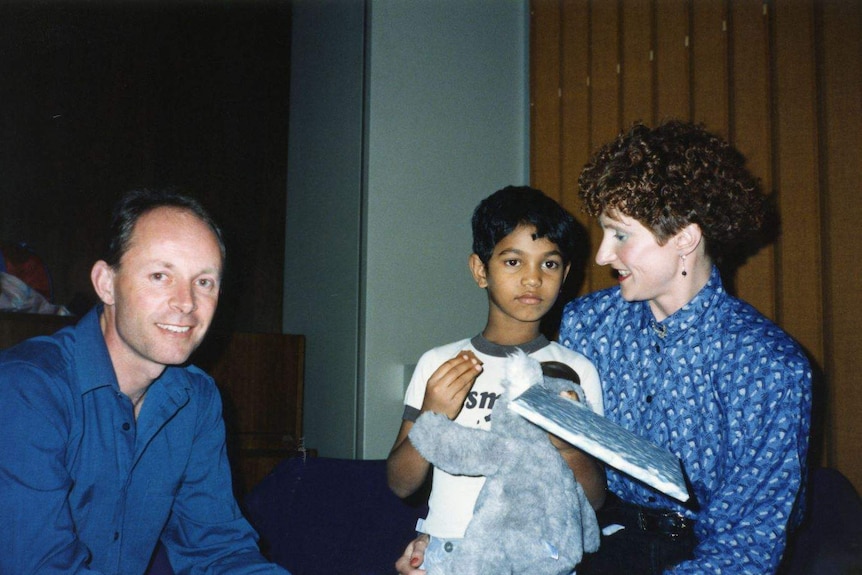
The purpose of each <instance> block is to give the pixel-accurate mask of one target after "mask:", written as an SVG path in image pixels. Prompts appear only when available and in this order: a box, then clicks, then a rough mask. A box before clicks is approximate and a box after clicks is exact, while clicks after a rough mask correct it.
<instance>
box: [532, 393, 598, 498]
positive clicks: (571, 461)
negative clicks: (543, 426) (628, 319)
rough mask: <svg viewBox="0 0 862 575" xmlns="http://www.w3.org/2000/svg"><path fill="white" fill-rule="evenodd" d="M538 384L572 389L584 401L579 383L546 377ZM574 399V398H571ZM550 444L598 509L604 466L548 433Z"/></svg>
mask: <svg viewBox="0 0 862 575" xmlns="http://www.w3.org/2000/svg"><path fill="white" fill-rule="evenodd" d="M539 385H541V386H543V387H545V388H546V389H549V390H550V391H553V392H557V393H564V392H571V391H574V392H575V393H576V394H577V397H578V400H579V401H581V402H585V401H586V398H585V396H584V391H583V389H582V388H581V386H580V385H578V384H576V383H573V382H571V381H568V380H564V379H557V378H552V377H546V378H545V379H544V381H543V382H542V383H540V384H539ZM572 400H573V401H575V400H574V399H572ZM548 436H549V437H550V438H551V444H553V446H554V447H556V448H557V451H558V452H559V453H560V456H561V457H562V458H563V461H565V462H566V465H568V466H569V469H571V470H572V475H574V477H575V481H577V482H578V483H580V484H581V487H583V489H584V493H585V494H586V496H587V499H588V500H589V502H590V505H591V506H592V507H593V509H600V508H601V507H602V505H604V502H605V496H606V495H607V477H606V475H605V468H604V466H603V465H602V464H601V463H600V462H599V460H597V459H596V458H595V457H593V456H591V455H588V454H587V453H585V452H584V451H581V450H580V449H578V448H577V447H575V446H573V445H571V444H570V443H567V442H566V441H564V440H562V439H560V438H559V437H557V436H555V435H553V434H548Z"/></svg>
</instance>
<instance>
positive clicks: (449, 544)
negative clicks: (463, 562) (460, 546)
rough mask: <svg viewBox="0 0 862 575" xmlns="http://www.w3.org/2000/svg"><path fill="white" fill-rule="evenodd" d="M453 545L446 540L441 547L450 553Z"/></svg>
mask: <svg viewBox="0 0 862 575" xmlns="http://www.w3.org/2000/svg"><path fill="white" fill-rule="evenodd" d="M454 547H455V546H454V545H452V542H451V541H447V542H446V544H445V545H443V549H444V550H445V551H446V553H451V552H452V549H453V548H454Z"/></svg>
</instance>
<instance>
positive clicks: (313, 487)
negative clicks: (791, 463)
mask: <svg viewBox="0 0 862 575" xmlns="http://www.w3.org/2000/svg"><path fill="white" fill-rule="evenodd" d="M808 491H809V493H808V494H809V506H808V513H807V518H806V520H805V523H804V524H803V526H802V528H801V529H800V530H799V531H798V533H797V534H796V536H795V538H794V540H793V542H792V544H791V545H790V547H789V548H788V551H787V553H786V557H785V560H784V562H783V565H782V569H781V570H780V572H779V573H780V575H851V574H859V573H862V500H860V498H859V495H858V494H857V493H856V491H855V490H854V488H853V486H852V484H851V483H850V482H849V481H848V480H847V478H845V477H844V476H843V475H841V474H840V473H838V472H837V471H835V470H833V469H826V468H821V469H814V470H812V472H811V476H810V480H809V489H808ZM424 496H425V494H419V495H418V496H417V499H418V500H419V501H420V502H419V503H411V502H405V501H402V500H400V499H398V498H397V497H396V496H395V495H393V494H392V492H391V491H390V490H389V488H388V486H387V484H386V462H385V461H384V460H364V461H362V460H351V459H329V458H323V457H309V458H302V457H296V458H291V459H286V460H284V461H283V462H281V463H280V464H279V465H278V467H276V468H275V470H274V471H273V472H272V473H271V474H269V475H268V476H267V477H266V478H265V479H264V480H263V481H262V482H261V483H259V484H258V485H257V486H256V487H255V488H254V489H253V490H252V491H251V492H250V493H249V495H248V496H246V497H245V498H244V500H243V508H244V510H245V513H246V516H247V517H248V519H249V521H251V523H252V525H254V527H255V528H256V529H257V530H258V533H260V536H261V544H262V548H263V550H264V553H265V554H266V555H267V556H268V557H270V558H271V559H272V560H273V561H275V562H276V563H278V564H279V565H283V566H284V567H286V568H287V569H288V570H289V571H290V572H291V573H292V574H293V575H333V574H334V573H340V574H344V575H392V574H393V573H394V572H395V569H394V567H393V565H394V562H395V559H397V558H398V557H399V556H400V555H401V553H402V551H403V550H404V546H405V545H406V544H407V542H409V541H410V540H411V539H412V538H413V537H414V535H415V526H416V519H417V518H419V517H424V516H425V514H426V512H427V506H426V505H425V503H424V501H425V497H424ZM147 575H174V572H173V570H172V569H171V567H170V564H169V563H168V561H167V557H166V556H165V553H164V551H163V550H161V549H160V550H158V551H157V552H156V555H155V558H154V560H153V564H152V566H151V567H150V570H149V571H148V572H147Z"/></svg>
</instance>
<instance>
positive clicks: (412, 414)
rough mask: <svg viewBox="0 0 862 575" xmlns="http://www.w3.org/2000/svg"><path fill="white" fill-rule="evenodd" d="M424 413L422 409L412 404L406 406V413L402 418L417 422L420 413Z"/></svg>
mask: <svg viewBox="0 0 862 575" xmlns="http://www.w3.org/2000/svg"><path fill="white" fill-rule="evenodd" d="M420 413H422V412H421V411H420V410H418V409H416V408H415V407H413V406H411V405H405V406H404V415H402V416H401V419H403V420H404V421H413V422H415V421H416V420H417V419H418V418H419V414H420Z"/></svg>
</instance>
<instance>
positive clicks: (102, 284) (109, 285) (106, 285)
mask: <svg viewBox="0 0 862 575" xmlns="http://www.w3.org/2000/svg"><path fill="white" fill-rule="evenodd" d="M90 281H91V282H93V288H94V289H95V290H96V295H98V296H99V299H100V300H102V303H104V304H105V305H114V268H112V267H111V266H109V265H108V263H107V262H106V261H104V260H99V261H97V262H96V263H95V264H93V269H91V270H90Z"/></svg>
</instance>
